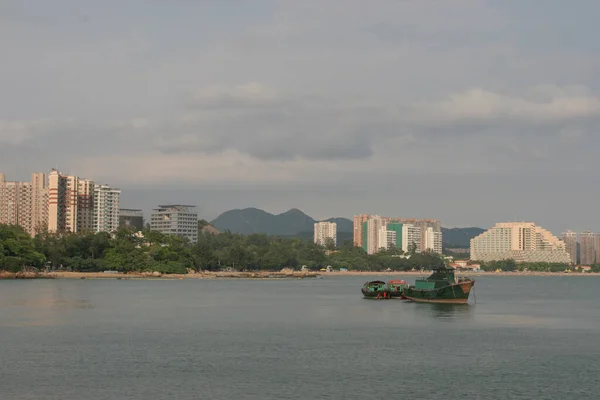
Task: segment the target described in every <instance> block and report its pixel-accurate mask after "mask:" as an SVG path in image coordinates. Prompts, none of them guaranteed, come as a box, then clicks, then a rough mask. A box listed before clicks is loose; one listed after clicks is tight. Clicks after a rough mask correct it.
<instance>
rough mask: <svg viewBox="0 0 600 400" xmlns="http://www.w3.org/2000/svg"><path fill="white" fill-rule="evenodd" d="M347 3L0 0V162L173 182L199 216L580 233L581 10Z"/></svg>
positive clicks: (143, 184) (585, 144)
mask: <svg viewBox="0 0 600 400" xmlns="http://www.w3.org/2000/svg"><path fill="white" fill-rule="evenodd" d="M32 4H35V6H33V5H32ZM365 4H366V3H365V2H362V1H356V0H331V1H327V2H322V1H316V0H307V1H281V2H273V1H270V0H264V1H263V0H256V1H253V2H248V3H245V2H234V3H230V2H181V4H177V6H173V5H172V4H171V3H169V2H152V3H151V4H149V3H148V2H144V1H142V0H131V1H129V2H127V4H126V5H125V4H123V2H117V1H116V0H106V1H103V2H101V4H100V3H98V4H96V3H93V2H73V1H68V0H56V1H52V2H43V1H37V2H35V1H32V0H27V1H15V0H8V2H2V5H0V15H1V17H0V19H1V24H0V26H1V28H0V30H1V31H2V35H0V51H1V52H2V54H3V56H4V57H3V62H2V65H0V85H1V86H2V88H3V90H2V92H1V93H0V170H1V171H4V172H5V173H6V174H7V175H8V176H10V177H11V179H14V180H26V179H28V176H29V173H30V171H40V170H46V168H47V166H56V167H57V168H59V169H60V170H62V171H65V173H67V172H69V171H77V173H78V174H80V175H81V176H93V177H94V178H95V179H96V180H97V181H99V182H111V184H113V185H115V186H116V187H121V188H125V187H127V188H128V190H127V193H124V194H123V198H122V199H121V200H122V202H123V204H124V205H125V206H127V207H134V208H141V209H143V210H145V212H146V213H148V212H149V210H151V208H152V207H153V206H154V204H155V203H160V202H169V201H173V196H172V195H173V194H174V193H176V194H177V200H178V202H184V203H191V204H198V213H199V214H200V215H201V216H202V217H204V218H206V219H209V220H210V219H213V218H215V217H216V216H218V215H219V214H220V213H221V212H223V211H226V210H229V209H235V208H244V207H251V206H255V207H258V208H261V209H265V210H269V211H270V212H276V213H277V212H282V211H285V209H289V208H293V207H295V208H299V209H301V210H303V211H304V212H306V213H308V214H310V215H312V216H314V217H315V218H317V219H323V218H327V217H330V216H343V217H346V218H352V216H353V215H354V214H357V213H361V212H365V213H379V214H381V215H394V214H402V215H410V216H414V217H415V218H425V217H428V216H431V217H434V218H437V219H439V220H441V221H444V223H445V225H446V226H449V227H453V226H460V227H469V226H477V227H482V228H487V227H490V226H492V225H493V224H494V222H496V221H507V220H533V221H540V223H542V224H543V225H544V226H545V227H547V229H550V230H551V231H553V232H556V233H559V232H562V231H564V230H565V229H573V230H577V231H583V230H585V229H594V227H600V215H598V214H597V213H595V212H594V211H595V209H596V205H595V202H594V200H595V198H597V197H598V194H600V192H599V190H600V189H598V188H597V185H593V184H589V182H594V181H595V179H596V176H595V175H596V173H595V171H597V170H598V169H599V168H600V160H599V159H598V157H597V153H598V150H599V149H600V137H599V136H598V135H597V134H596V127H597V126H598V122H599V121H600V78H599V77H598V74H597V71H598V70H600V57H598V51H597V41H596V40H595V39H594V38H595V37H596V36H598V35H597V33H598V31H599V30H600V28H598V26H597V23H596V22H597V21H596V19H595V16H596V15H598V14H599V13H600V3H598V2H558V1H555V0H552V1H547V2H544V6H543V13H540V9H539V6H536V5H534V4H533V3H528V4H524V3H523V2H515V1H506V0H490V1H484V0H466V1H460V2H431V1H414V2H396V1H390V0H373V1H371V2H369V3H368V6H366V5H365ZM594 32H596V33H594ZM374 194H377V195H374ZM150 199H151V200H150ZM575 200H576V201H577V204H578V206H577V207H576V208H574V209H573V210H571V212H570V213H569V214H566V213H562V212H558V210H561V207H563V206H564V204H568V203H569V202H570V201H575Z"/></svg>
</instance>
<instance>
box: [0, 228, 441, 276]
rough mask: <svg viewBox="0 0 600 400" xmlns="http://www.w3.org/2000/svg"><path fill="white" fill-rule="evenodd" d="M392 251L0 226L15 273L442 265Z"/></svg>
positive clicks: (251, 238)
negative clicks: (372, 252) (30, 270)
mask: <svg viewBox="0 0 600 400" xmlns="http://www.w3.org/2000/svg"><path fill="white" fill-rule="evenodd" d="M401 254H402V252H401V251H399V250H398V249H393V250H384V251H381V252H379V253H377V254H375V255H368V254H366V252H365V251H364V250H363V249H362V248H358V247H354V246H353V245H352V242H350V241H348V242H345V243H344V244H343V245H342V246H340V247H338V248H335V246H334V244H333V243H332V242H328V243H327V244H326V246H325V247H321V246H317V245H315V244H314V243H312V242H311V241H306V240H302V239H299V238H282V237H277V236H267V235H264V234H252V235H247V236H244V235H239V234H233V233H230V232H225V233H222V234H220V235H211V234H203V233H201V234H200V235H199V239H198V242H197V243H193V244H192V243H189V242H187V241H186V240H184V239H183V238H181V237H179V236H169V235H164V234H161V233H159V232H156V231H150V230H144V231H143V232H142V235H138V234H136V233H135V232H133V231H128V230H125V229H122V230H119V231H117V232H116V233H115V234H114V235H109V234H108V233H96V234H93V233H79V234H72V233H64V234H50V233H41V234H39V235H37V236H36V237H34V238H31V237H29V235H27V233H25V232H24V231H23V229H21V228H20V227H17V226H7V225H0V269H6V270H10V271H18V270H19V269H20V268H22V267H23V266H34V267H37V268H39V269H42V268H44V267H47V268H51V269H61V268H64V269H66V268H69V269H71V270H74V271H103V270H116V271H123V272H128V271H139V272H143V271H159V272H163V273H186V272H187V271H188V269H193V270H196V271H199V270H219V269H225V268H227V267H231V268H234V269H236V270H280V269H282V268H285V267H288V268H295V269H299V268H301V267H302V266H304V265H306V266H307V268H309V269H312V270H315V269H320V268H325V267H326V266H328V265H331V266H332V267H334V268H348V269H355V270H372V271H380V270H385V269H387V268H391V269H392V270H410V269H413V268H415V269H421V268H423V269H430V268H432V267H434V266H437V265H443V260H442V258H441V257H440V256H439V255H437V254H435V253H431V252H425V253H422V254H418V253H417V254H414V255H412V256H411V257H410V258H409V259H407V258H403V257H400V255H401Z"/></svg>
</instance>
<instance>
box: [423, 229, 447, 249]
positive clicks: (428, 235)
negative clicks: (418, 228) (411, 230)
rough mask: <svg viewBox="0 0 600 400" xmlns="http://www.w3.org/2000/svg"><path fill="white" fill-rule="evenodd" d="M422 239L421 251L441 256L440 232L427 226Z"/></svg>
mask: <svg viewBox="0 0 600 400" xmlns="http://www.w3.org/2000/svg"><path fill="white" fill-rule="evenodd" d="M422 237H423V238H424V239H425V243H424V244H423V250H433V251H434V252H435V253H438V254H442V232H440V231H436V230H434V229H433V228H432V227H430V226H429V227H427V228H426V229H425V234H424V235H422Z"/></svg>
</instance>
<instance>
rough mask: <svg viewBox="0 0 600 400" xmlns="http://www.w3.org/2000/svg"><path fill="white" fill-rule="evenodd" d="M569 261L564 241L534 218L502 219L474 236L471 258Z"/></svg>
mask: <svg viewBox="0 0 600 400" xmlns="http://www.w3.org/2000/svg"><path fill="white" fill-rule="evenodd" d="M506 259H514V260H515V261H517V262H550V263H570V262H571V257H570V255H569V254H568V253H567V251H566V250H565V243H564V242H563V241H562V240H560V239H558V238H557V237H556V236H554V235H553V234H552V233H551V232H550V231H547V230H546V229H544V228H542V227H540V226H537V225H536V224H535V223H533V222H501V223H497V224H496V225H494V226H493V227H492V228H491V229H488V230H487V231H485V232H483V233H482V234H480V235H479V236H476V237H474V238H473V239H471V260H475V261H499V260H506Z"/></svg>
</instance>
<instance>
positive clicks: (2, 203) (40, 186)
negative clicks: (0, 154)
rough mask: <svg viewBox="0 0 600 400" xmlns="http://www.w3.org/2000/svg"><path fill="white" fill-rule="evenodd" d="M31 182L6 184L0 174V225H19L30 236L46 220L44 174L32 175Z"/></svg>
mask: <svg viewBox="0 0 600 400" xmlns="http://www.w3.org/2000/svg"><path fill="white" fill-rule="evenodd" d="M31 178H32V179H31V182H7V181H6V176H5V175H4V174H0V224H8V225H19V226H21V227H22V228H23V229H24V230H25V231H26V232H27V233H29V234H30V235H31V236H34V235H36V233H38V232H39V231H40V230H42V229H44V228H45V221H46V220H47V211H46V210H47V199H48V191H47V187H46V174H43V173H34V174H32V177H31Z"/></svg>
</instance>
